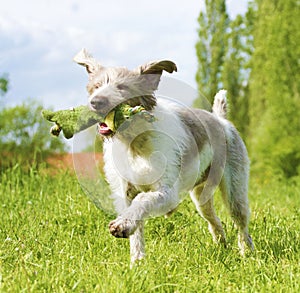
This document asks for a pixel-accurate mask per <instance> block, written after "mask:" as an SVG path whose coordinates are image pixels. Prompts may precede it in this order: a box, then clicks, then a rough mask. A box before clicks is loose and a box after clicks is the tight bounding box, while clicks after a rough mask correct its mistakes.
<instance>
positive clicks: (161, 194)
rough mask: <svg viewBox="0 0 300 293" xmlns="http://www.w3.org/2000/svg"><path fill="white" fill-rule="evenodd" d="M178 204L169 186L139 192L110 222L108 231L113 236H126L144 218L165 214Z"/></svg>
mask: <svg viewBox="0 0 300 293" xmlns="http://www.w3.org/2000/svg"><path fill="white" fill-rule="evenodd" d="M178 204H179V197H178V194H177V192H174V190H171V189H170V188H162V189H160V190H159V191H155V192H142V193H139V194H138V195H137V196H136V197H135V198H134V199H133V200H132V202H131V205H130V206H129V207H128V208H126V209H125V210H124V211H123V212H122V213H121V214H120V215H119V217H118V218H117V219H115V220H114V221H112V222H110V224H109V229H110V233H111V234H112V235H113V236H115V237H119V238H128V237H129V236H130V235H132V234H133V233H134V232H135V230H136V229H137V227H138V226H139V225H140V224H141V222H143V220H144V219H145V218H147V217H150V216H160V215H165V214H167V213H168V212H170V211H172V210H174V209H175V208H176V207H177V205H178Z"/></svg>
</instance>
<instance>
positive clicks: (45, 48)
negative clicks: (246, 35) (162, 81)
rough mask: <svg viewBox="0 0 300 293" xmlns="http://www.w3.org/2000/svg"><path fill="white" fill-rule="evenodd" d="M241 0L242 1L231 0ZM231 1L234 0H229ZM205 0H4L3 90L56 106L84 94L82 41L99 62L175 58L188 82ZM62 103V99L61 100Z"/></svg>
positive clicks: (12, 98) (11, 97) (11, 98)
mask: <svg viewBox="0 0 300 293" xmlns="http://www.w3.org/2000/svg"><path fill="white" fill-rule="evenodd" d="M236 2H239V3H241V2H243V1H235V4H236ZM229 3H230V5H231V7H232V9H235V8H234V7H242V6H234V4H233V1H230V0H229ZM203 5H204V0H203V1H198V0H186V1H184V2H182V1H174V0H173V1H172V0H165V1H161V0H152V1H151V2H150V1H142V0H140V1H139V0H127V1H121V0H115V1H107V0H105V1H104V0H87V1H79V0H27V1H19V0H10V1H5V4H2V6H1V10H0V51H1V54H0V74H1V73H2V72H7V73H9V76H10V81H11V89H10V91H9V93H8V95H7V97H6V98H5V99H6V100H7V101H8V102H9V103H12V104H13V103H17V102H18V101H20V100H22V99H26V98H27V97H36V98H40V99H41V100H43V101H44V102H45V104H46V105H49V104H50V103H53V105H55V107H56V108H61V107H63V106H65V105H66V106H67V105H68V104H71V103H73V104H74V103H76V101H80V102H82V101H84V100H85V97H86V94H85V83H86V81H87V77H86V74H85V72H84V70H83V68H80V67H77V65H75V64H74V63H73V62H72V58H73V56H74V55H75V54H76V53H77V52H78V51H79V50H80V49H81V48H82V47H86V48H87V49H89V50H90V51H91V52H92V53H93V54H94V55H95V57H96V58H97V59H99V60H100V61H101V62H102V63H103V64H104V65H112V66H114V65H121V66H128V67H129V68H133V67H136V66H137V65H139V64H142V63H144V62H146V61H149V60H153V59H161V58H168V59H172V60H174V61H176V62H177V64H178V68H179V72H178V73H177V74H176V75H175V76H176V77H177V78H179V79H181V80H183V81H185V82H187V83H189V84H191V85H192V86H195V82H194V76H195V71H196V67H197V61H196V57H195V49H194V45H195V42H196V38H197V33H196V29H197V17H198V14H199V11H200V8H201V7H203ZM60 105H61V107H60Z"/></svg>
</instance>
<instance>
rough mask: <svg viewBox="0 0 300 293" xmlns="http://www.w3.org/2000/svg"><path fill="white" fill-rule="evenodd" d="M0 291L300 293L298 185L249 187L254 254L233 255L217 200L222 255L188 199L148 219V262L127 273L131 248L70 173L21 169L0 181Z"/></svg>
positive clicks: (232, 236) (230, 230)
mask: <svg viewBox="0 0 300 293" xmlns="http://www.w3.org/2000/svg"><path fill="white" fill-rule="evenodd" d="M0 196H1V201H0V292H72V291H74V292H210V291H211V292H300V232H299V231H300V209H299V207H300V184H299V182H298V185H297V183H293V184H292V183H289V184H286V183H282V182H281V183H280V182H276V181H275V180H274V182H265V183H264V184H263V186H260V185H259V184H258V183H257V182H256V181H255V180H254V179H252V182H251V190H250V200H251V209H252V218H251V220H252V221H251V225H250V229H251V234H252V238H253V240H254V242H255V245H256V251H255V253H253V254H252V255H251V256H249V257H246V258H243V257H241V256H240V255H239V254H238V249H237V236H236V231H235V229H234V227H233V225H232V222H231V220H230V218H229V217H228V215H227V212H226V210H225V209H224V208H223V206H222V204H221V203H220V202H221V200H220V197H219V196H218V195H217V196H216V206H217V210H218V214H219V216H220V217H221V219H222V221H223V222H224V226H225V228H226V232H227V237H228V242H229V245H228V246H229V247H228V248H227V249H224V248H221V247H218V246H216V245H215V244H213V242H212V239H211V237H210V234H209V232H208V230H207V227H206V223H205V222H204V221H203V220H202V219H201V218H200V217H199V216H198V214H197V213H196V211H195V209H194V207H193V204H192V203H191V201H190V200H189V199H187V200H186V201H185V202H184V203H183V204H182V205H181V206H180V208H179V209H178V211H177V212H176V213H175V214H173V215H172V216H171V217H170V218H168V219H164V218H163V217H162V218H156V219H149V220H148V222H147V225H146V244H147V258H146V259H145V260H144V261H143V262H141V263H140V264H139V265H138V266H136V267H134V268H133V269H130V267H129V245H128V241H127V240H125V239H116V238H114V237H112V236H110V234H109V231H108V228H107V227H108V223H109V221H110V220H111V219H112V217H111V216H107V215H106V214H104V213H103V212H102V211H101V210H99V209H97V208H96V207H95V206H94V204H93V203H91V202H90V201H89V199H88V198H87V197H86V195H85V194H84V193H83V191H82V190H81V189H80V186H79V184H78V182H77V180H76V177H75V176H74V175H71V174H69V173H67V172H65V173H61V174H58V175H49V174H48V175H47V174H45V173H44V172H37V171H35V170H34V169H32V170H31V171H29V172H23V171H21V169H20V168H19V167H15V168H14V169H11V170H7V171H4V172H3V173H2V174H1V187H0Z"/></svg>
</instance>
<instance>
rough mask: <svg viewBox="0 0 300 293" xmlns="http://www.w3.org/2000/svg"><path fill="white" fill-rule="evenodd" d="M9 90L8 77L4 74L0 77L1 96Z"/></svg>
mask: <svg viewBox="0 0 300 293" xmlns="http://www.w3.org/2000/svg"><path fill="white" fill-rule="evenodd" d="M7 90H8V78H7V77H6V76H5V75H4V76H2V77H0V96H1V95H4V94H5V93H6V92H7Z"/></svg>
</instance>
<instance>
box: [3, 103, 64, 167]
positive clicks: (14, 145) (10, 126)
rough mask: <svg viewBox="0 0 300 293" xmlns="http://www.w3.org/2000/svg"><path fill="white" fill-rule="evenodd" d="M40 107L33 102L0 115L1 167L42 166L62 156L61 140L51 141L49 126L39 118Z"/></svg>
mask: <svg viewBox="0 0 300 293" xmlns="http://www.w3.org/2000/svg"><path fill="white" fill-rule="evenodd" d="M41 110H42V106H41V105H39V104H38V103H36V102H34V101H28V102H26V103H23V104H22V105H18V106H15V107H11V108H4V109H2V110H1V112H0V116H1V119H0V152H1V154H0V166H1V167H2V168H3V167H8V166H10V165H12V164H15V163H20V164H31V163H33V162H41V161H43V159H45V158H46V157H47V156H48V155H51V154H53V153H55V152H63V151H64V150H65V146H64V144H63V142H62V141H61V140H60V139H57V138H55V139H54V138H51V136H50V133H49V123H47V122H46V121H45V120H44V119H43V117H42V116H41Z"/></svg>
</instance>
